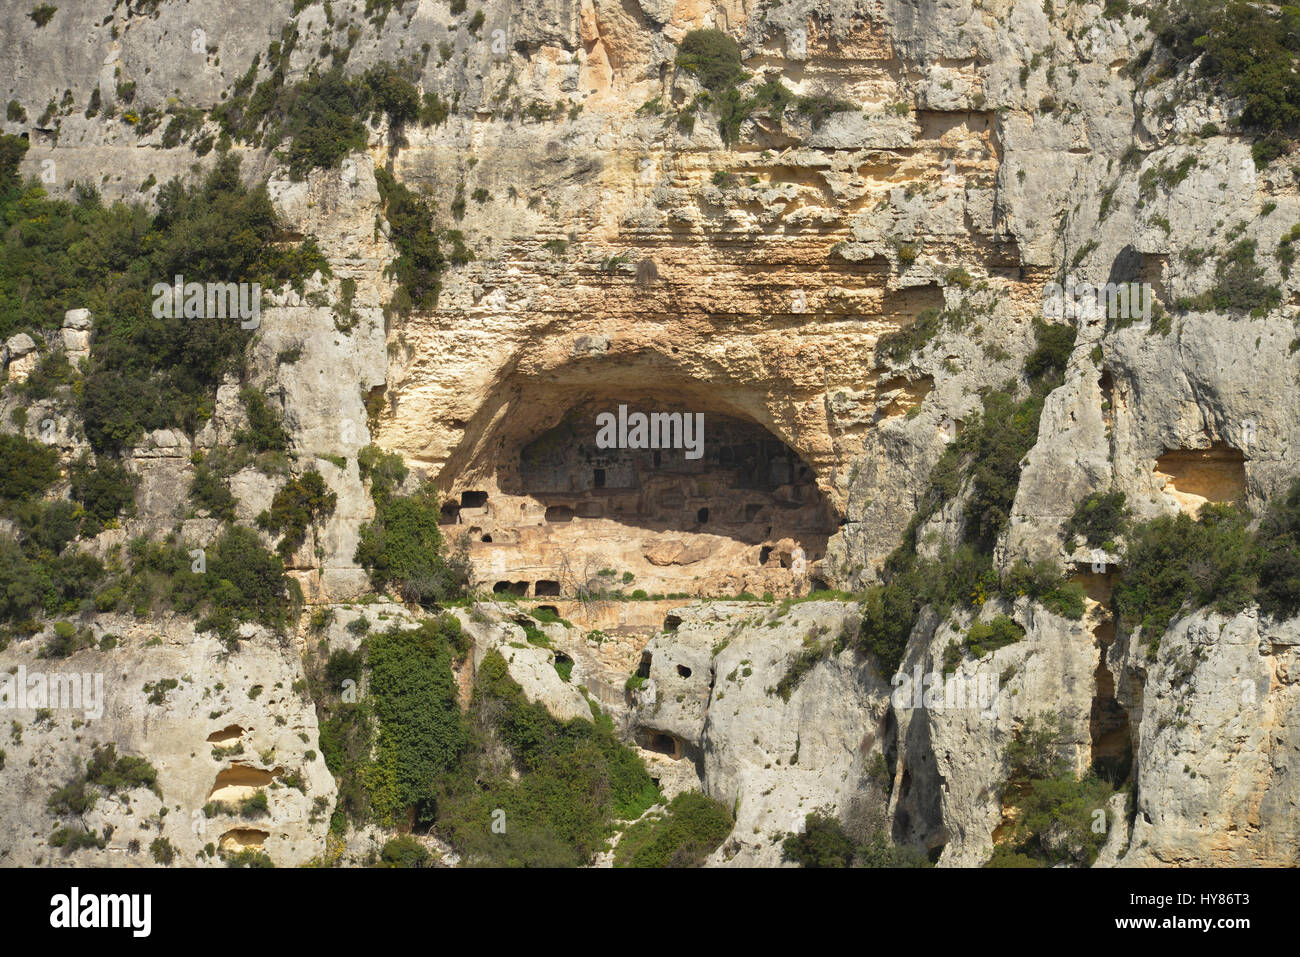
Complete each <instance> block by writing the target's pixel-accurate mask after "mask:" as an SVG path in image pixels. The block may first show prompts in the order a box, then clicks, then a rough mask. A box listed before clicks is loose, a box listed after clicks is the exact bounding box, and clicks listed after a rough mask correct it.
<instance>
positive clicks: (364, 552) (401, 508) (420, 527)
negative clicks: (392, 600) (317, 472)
mask: <svg viewBox="0 0 1300 957" xmlns="http://www.w3.org/2000/svg"><path fill="white" fill-rule="evenodd" d="M373 490H374V486H373V485H372V492H373ZM440 515H441V507H440V505H439V504H438V502H437V499H436V498H435V496H434V494H433V493H432V492H431V491H428V490H422V491H420V492H417V493H416V494H414V495H410V496H394V495H390V496H388V497H386V498H383V499H381V500H379V501H377V502H376V507H375V518H374V520H373V521H371V522H368V523H366V524H363V525H362V526H361V529H360V532H359V536H358V542H357V550H356V555H355V556H354V561H356V562H357V564H359V565H361V566H363V567H364V568H366V570H367V571H369V572H370V580H371V583H372V584H373V585H374V587H375V588H376V589H384V588H387V587H389V586H390V585H391V586H395V587H396V588H397V589H398V590H399V591H400V593H401V595H402V597H403V598H404V599H405V600H407V601H411V602H418V603H420V604H426V605H427V604H432V603H435V602H440V601H447V600H449V599H453V598H455V597H457V596H459V595H460V594H461V593H462V592H463V591H464V589H465V586H466V585H467V583H468V581H469V567H468V556H467V554H466V551H465V546H464V541H463V540H462V542H461V546H462V547H459V548H458V549H457V551H456V552H454V553H453V554H452V555H451V556H445V555H444V548H443V539H442V533H441V531H439V529H438V522H439V519H440Z"/></svg>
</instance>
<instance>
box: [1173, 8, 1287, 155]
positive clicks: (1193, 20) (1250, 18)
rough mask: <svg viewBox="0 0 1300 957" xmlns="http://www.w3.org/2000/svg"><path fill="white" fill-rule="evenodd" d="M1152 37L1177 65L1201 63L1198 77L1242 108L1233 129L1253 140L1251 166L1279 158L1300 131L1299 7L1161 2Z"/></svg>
mask: <svg viewBox="0 0 1300 957" xmlns="http://www.w3.org/2000/svg"><path fill="white" fill-rule="evenodd" d="M1148 15H1149V17H1150V20H1151V26H1152V30H1153V32H1154V33H1155V35H1156V37H1157V38H1158V39H1159V41H1160V43H1161V45H1162V46H1164V47H1165V49H1167V50H1168V51H1169V52H1170V54H1171V55H1172V56H1173V57H1174V59H1175V61H1176V62H1178V63H1179V64H1189V63H1191V62H1192V61H1194V60H1196V59H1197V58H1200V73H1201V75H1202V76H1204V77H1206V78H1207V79H1209V80H1210V81H1211V82H1213V83H1215V84H1217V85H1218V86H1219V87H1220V88H1221V89H1222V90H1223V92H1224V93H1226V94H1227V95H1228V96H1230V97H1234V98H1241V99H1242V100H1243V101H1244V106H1243V108H1242V111H1241V116H1240V124H1241V126H1242V128H1243V129H1245V130H1247V131H1249V132H1251V133H1253V134H1254V135H1256V136H1257V137H1258V140H1257V142H1256V143H1255V146H1254V154H1255V161H1256V163H1257V164H1260V165H1264V164H1266V163H1268V162H1270V161H1271V160H1273V159H1275V158H1276V157H1278V156H1280V155H1282V154H1283V153H1284V152H1285V151H1286V148H1287V146H1286V144H1287V140H1288V139H1289V138H1290V137H1291V136H1293V135H1294V133H1295V130H1296V127H1297V124H1300V73H1297V70H1296V58H1297V56H1300V8H1297V7H1295V6H1291V5H1287V4H1283V5H1280V6H1275V5H1272V4H1257V3H1249V2H1246V0H1231V2H1229V3H1227V4H1226V5H1225V4H1224V3H1222V2H1221V0H1162V2H1161V3H1159V4H1157V5H1153V6H1152V7H1151V9H1150V10H1149V14H1148Z"/></svg>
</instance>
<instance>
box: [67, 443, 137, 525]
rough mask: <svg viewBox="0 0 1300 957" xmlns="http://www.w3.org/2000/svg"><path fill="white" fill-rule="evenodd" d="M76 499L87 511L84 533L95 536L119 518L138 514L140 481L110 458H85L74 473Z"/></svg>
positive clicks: (74, 497)
mask: <svg viewBox="0 0 1300 957" xmlns="http://www.w3.org/2000/svg"><path fill="white" fill-rule="evenodd" d="M69 474H70V478H71V480H72V482H71V485H72V497H73V499H75V500H76V501H78V502H80V503H81V505H82V507H83V508H84V509H85V516H84V518H83V520H82V528H81V533H82V534H83V535H86V536H94V535H96V534H98V533H99V531H100V530H101V529H102V528H103V527H104V526H105V525H106V524H108V523H109V522H111V521H113V520H114V519H116V518H117V517H118V516H119V515H122V514H124V513H125V514H126V515H133V514H135V487H136V484H137V482H138V479H137V478H136V477H135V476H134V475H132V474H131V473H130V472H129V471H127V468H126V466H124V465H123V464H122V463H121V462H118V461H116V460H115V459H111V458H109V457H108V456H106V455H100V456H96V459H95V461H94V463H93V464H92V463H91V461H90V457H89V456H87V455H82V456H81V457H80V458H79V459H77V460H76V461H75V462H73V463H72V468H71V470H70V473H69Z"/></svg>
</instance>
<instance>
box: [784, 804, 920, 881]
mask: <svg viewBox="0 0 1300 957" xmlns="http://www.w3.org/2000/svg"><path fill="white" fill-rule="evenodd" d="M781 856H782V858H783V859H784V860H787V861H790V862H792V863H795V864H798V865H799V866H800V867H813V868H826V867H869V868H875V867H888V868H895V867H907V868H916V867H930V866H931V865H930V862H929V861H928V860H926V858H925V855H923V854H921V853H920V852H919V851H916V850H913V849H912V848H909V847H898V846H895V845H893V844H890V843H889V842H888V841H886V840H885V837H884V835H882V834H876V835H874V836H873V837H872V838H871V839H870V840H869V841H866V842H864V843H859V842H857V841H854V840H853V839H852V838H851V837H850V836H849V835H848V834H847V833H846V832H845V830H844V827H843V825H842V824H840V822H839V820H838V819H836V818H835V817H833V816H832V815H830V814H827V813H826V812H824V811H814V812H812V813H811V814H809V815H807V816H806V817H805V818H804V829H803V831H801V832H800V833H798V834H788V835H786V838H785V840H784V841H783V842H782V845H781Z"/></svg>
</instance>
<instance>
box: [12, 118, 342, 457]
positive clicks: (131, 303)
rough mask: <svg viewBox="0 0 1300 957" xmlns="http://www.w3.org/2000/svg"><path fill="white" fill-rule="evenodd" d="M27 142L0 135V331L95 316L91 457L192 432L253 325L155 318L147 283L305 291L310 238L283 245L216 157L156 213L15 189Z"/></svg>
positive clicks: (263, 196) (88, 408) (260, 196)
mask: <svg viewBox="0 0 1300 957" xmlns="http://www.w3.org/2000/svg"><path fill="white" fill-rule="evenodd" d="M25 148H26V144H25V143H24V142H23V141H21V140H17V138H15V137H7V138H0V221H2V225H3V233H2V234H0V337H4V336H8V335H11V334H12V333H13V332H15V331H19V330H22V329H40V328H50V327H54V326H57V324H58V323H59V322H61V321H62V316H63V313H64V311H65V310H68V309H73V308H78V307H87V308H89V309H90V310H91V311H92V313H93V314H94V317H95V320H94V321H95V327H94V336H93V337H92V340H91V350H92V351H91V359H90V364H89V368H88V369H87V372H86V376H85V378H84V380H83V381H82V383H81V391H80V394H79V396H78V397H77V401H78V405H79V409H80V411H81V413H82V417H83V419H84V421H85V425H86V434H87V436H88V437H89V439H90V441H91V444H92V445H93V446H94V447H95V449H96V451H100V450H105V449H109V450H111V449H116V448H120V447H122V446H123V445H126V444H129V443H130V442H132V441H134V440H135V439H136V438H137V437H138V436H139V435H140V433H141V432H142V431H145V430H148V429H158V428H168V427H176V426H179V427H182V428H187V429H193V428H195V427H197V425H198V424H200V423H201V421H202V420H203V419H205V418H206V417H207V416H209V415H210V414H211V411H212V405H213V394H214V393H215V390H216V385H217V383H218V382H219V381H220V379H221V377H222V376H223V375H224V374H225V373H227V372H230V371H233V370H235V369H237V368H238V367H239V366H240V365H241V364H242V357H243V350H244V346H245V344H246V343H247V342H248V340H249V338H250V336H251V335H252V333H251V332H250V331H249V330H245V329H241V328H240V323H239V322H238V321H232V320H230V319H219V318H216V317H209V318H189V319H186V318H180V317H178V318H174V319H165V318H156V317H155V316H154V315H153V313H152V301H153V293H152V288H153V286H154V284H155V283H158V282H170V281H172V279H173V278H174V277H175V276H177V275H184V276H185V277H186V279H187V281H202V282H208V281H212V282H218V281H220V282H241V281H242V282H250V283H254V282H256V283H260V284H261V285H262V286H263V288H266V289H272V288H277V287H279V286H280V285H282V284H284V283H287V282H292V283H294V284H296V285H299V286H300V285H301V283H302V281H303V279H304V278H305V277H307V276H309V275H311V273H312V272H314V271H315V270H316V269H322V270H325V271H327V270H328V264H327V263H326V261H325V259H324V257H323V256H321V254H320V252H319V250H317V249H316V247H315V244H314V243H313V242H311V241H310V240H308V241H307V242H304V243H299V244H292V243H285V242H283V241H282V240H283V239H284V235H285V234H284V230H283V228H282V226H281V225H280V223H279V222H278V221H277V219H276V217H275V213H274V209H273V207H272V206H271V201H270V197H269V196H268V195H267V193H266V190H265V188H264V187H258V188H256V189H252V188H249V187H247V186H245V185H244V183H243V182H242V180H241V179H240V177H239V164H238V162H237V161H236V160H235V159H234V158H232V157H229V156H227V157H223V158H222V159H221V160H220V161H219V162H218V163H217V164H216V166H215V167H214V168H213V169H212V170H211V171H210V172H209V173H208V174H207V176H206V177H205V178H204V179H203V180H202V181H201V182H200V183H198V184H196V185H193V186H184V185H182V184H181V183H180V182H179V181H175V180H174V181H172V182H171V183H168V184H166V185H164V186H163V187H161V188H160V189H159V191H158V210H157V213H156V214H151V213H150V212H149V211H148V210H147V209H146V208H145V207H144V206H143V205H140V204H134V205H125V204H122V203H116V204H114V205H112V206H104V205H103V204H102V203H101V202H100V199H99V197H98V195H97V194H95V193H94V192H93V191H91V190H87V189H81V190H79V191H78V193H77V195H76V198H75V199H73V200H51V199H49V198H48V197H47V195H46V193H45V190H44V189H43V188H41V186H40V185H39V184H37V183H35V182H32V183H30V184H29V185H27V186H26V187H23V186H22V185H21V184H19V183H18V179H17V163H18V161H19V160H20V159H21V158H22V153H23V150H24V149H25Z"/></svg>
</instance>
